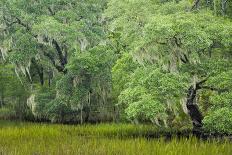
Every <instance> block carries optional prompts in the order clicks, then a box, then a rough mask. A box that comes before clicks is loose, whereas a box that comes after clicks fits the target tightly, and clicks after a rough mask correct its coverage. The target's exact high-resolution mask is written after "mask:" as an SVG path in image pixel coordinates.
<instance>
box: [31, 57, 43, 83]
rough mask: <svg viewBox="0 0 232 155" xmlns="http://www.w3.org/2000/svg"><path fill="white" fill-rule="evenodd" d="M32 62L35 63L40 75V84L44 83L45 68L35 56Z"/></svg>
mask: <svg viewBox="0 0 232 155" xmlns="http://www.w3.org/2000/svg"><path fill="white" fill-rule="evenodd" d="M31 62H32V63H33V64H34V66H35V68H36V71H37V74H38V75H39V80H40V84H41V85H42V86H43V85H44V69H43V67H42V66H41V65H39V64H38V63H37V62H36V60H35V59H34V58H32V60H31Z"/></svg>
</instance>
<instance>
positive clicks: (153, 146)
mask: <svg viewBox="0 0 232 155" xmlns="http://www.w3.org/2000/svg"><path fill="white" fill-rule="evenodd" d="M148 132H149V133H155V132H157V129H156V128H155V127H152V126H149V125H139V126H135V125H128V124H98V125H83V126H81V125H75V126H74V125H72V126H68V125H49V124H33V123H22V122H8V121H0V155H2V154H3V155H5V154H6V155H8V154H9V155H18V154H19V155H50V154H54V155H72V154H75V155H76V154H80V155H85V154H87V155H108V154H110V155H111V154H113V155H124V154H125V155H130V154H131V155H134V154H135V155H136V154H138V155H149V154H152V155H156V154H157V155H180V154H183V155H191V154H194V155H198V154H199V155H220V154H221V155H227V154H228V155H231V154H232V148H231V144H230V143H229V142H217V141H200V140H198V139H196V138H194V137H192V138H190V139H186V138H182V139H172V140H171V141H165V140H163V139H162V138H161V139H152V140H151V139H150V140H147V139H146V138H143V135H146V133H148ZM135 135H136V136H137V137H136V138H135V137H134V136H135ZM133 137H134V138H133Z"/></svg>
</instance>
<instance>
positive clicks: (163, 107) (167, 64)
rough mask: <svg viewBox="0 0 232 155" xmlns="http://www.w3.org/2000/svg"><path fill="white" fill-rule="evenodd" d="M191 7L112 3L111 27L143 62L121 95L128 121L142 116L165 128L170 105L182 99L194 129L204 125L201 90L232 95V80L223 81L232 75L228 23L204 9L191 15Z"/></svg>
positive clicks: (156, 3)
mask: <svg viewBox="0 0 232 155" xmlns="http://www.w3.org/2000/svg"><path fill="white" fill-rule="evenodd" d="M191 6H192V4H191V3H188V2H186V1H180V2H177V3H176V2H173V1H172V2H167V3H161V2H158V1H157V2H154V1H146V2H145V1H136V0H135V1H129V2H124V1H114V0H112V1H110V3H109V5H108V10H107V17H108V19H109V21H110V26H111V29H112V31H113V32H117V33H120V35H121V38H120V40H122V41H123V42H124V43H125V44H126V48H127V49H126V50H127V51H128V52H129V53H130V54H131V55H132V57H133V58H134V59H135V60H136V61H137V62H138V63H139V64H141V67H139V68H138V69H137V70H136V71H135V72H134V73H133V74H132V76H131V78H132V79H134V80H132V81H131V80H130V81H129V82H128V83H127V88H126V89H125V90H124V91H123V92H122V93H121V95H120V102H124V103H126V104H127V105H128V108H127V109H126V111H127V113H128V115H129V117H139V116H141V115H142V116H145V117H147V118H150V119H151V120H154V119H156V123H157V122H158V121H157V119H158V120H164V125H166V123H165V119H167V117H166V118H165V116H167V113H168V111H169V110H168V109H169V108H168V107H169V106H168V105H169V104H174V103H176V102H178V100H182V101H183V97H184V96H185V97H184V98H185V99H184V100H185V104H186V108H187V112H188V114H189V116H190V118H191V120H192V123H193V126H194V127H195V128H198V127H202V125H203V124H202V120H203V116H202V113H201V111H200V109H199V106H198V103H197V101H198V100H197V98H198V96H199V92H204V91H208V90H210V91H213V92H214V93H215V94H217V95H219V96H220V95H222V94H224V93H226V92H230V86H229V83H230V82H229V81H231V78H229V77H228V80H225V79H224V78H225V77H227V76H229V74H230V72H231V43H232V40H231V35H232V33H231V32H232V26H231V25H232V23H231V21H230V20H229V19H224V18H221V17H217V16H214V15H212V13H211V12H210V11H205V10H204V9H203V10H199V11H197V12H196V11H191ZM116 8H120V9H119V10H118V11H116V10H115V9H116ZM149 68H150V69H149ZM155 68H158V69H155ZM221 78H223V79H221ZM212 81H214V82H212ZM221 82H222V83H223V84H224V85H223V87H222V86H221V85H220V83H221ZM218 84H219V85H218ZM151 87H152V88H151ZM162 93H163V94H162ZM222 107H223V106H222ZM220 108H221V107H220ZM160 116H162V117H160ZM206 122H207V121H206ZM158 123H159V122H158ZM158 123H157V124H158ZM217 123H220V122H217Z"/></svg>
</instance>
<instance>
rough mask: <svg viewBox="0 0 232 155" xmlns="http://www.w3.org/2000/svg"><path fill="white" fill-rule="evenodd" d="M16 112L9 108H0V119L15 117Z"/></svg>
mask: <svg viewBox="0 0 232 155" xmlns="http://www.w3.org/2000/svg"><path fill="white" fill-rule="evenodd" d="M15 118H16V113H15V111H14V110H12V109H10V108H6V107H3V108H0V119H3V120H7V119H15Z"/></svg>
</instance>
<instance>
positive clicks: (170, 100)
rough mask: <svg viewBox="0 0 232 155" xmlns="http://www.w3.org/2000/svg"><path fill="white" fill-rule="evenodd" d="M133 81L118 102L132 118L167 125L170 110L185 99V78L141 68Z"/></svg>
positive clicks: (149, 68) (133, 77) (154, 69)
mask: <svg viewBox="0 0 232 155" xmlns="http://www.w3.org/2000/svg"><path fill="white" fill-rule="evenodd" d="M130 78H131V80H130V81H128V83H127V84H126V85H127V88H125V89H124V90H123V91H122V93H121V94H120V96H119V102H120V103H124V104H126V105H127V109H126V113H127V115H128V116H129V118H142V119H144V118H145V119H148V120H151V121H152V122H154V120H158V119H160V120H163V121H164V122H165V123H166V120H167V114H168V113H167V112H168V110H174V111H175V110H176V108H175V107H176V105H175V104H176V103H178V102H179V100H180V99H181V98H182V97H183V96H184V92H185V87H186V83H187V79H186V77H184V76H183V77H181V76H179V75H178V74H173V73H165V72H162V71H160V70H159V69H156V66H154V67H146V68H143V67H141V68H138V69H136V71H135V72H134V74H132V76H131V77H130ZM185 82H186V83H185ZM154 123H155V122H154Z"/></svg>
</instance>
